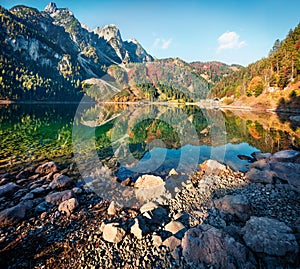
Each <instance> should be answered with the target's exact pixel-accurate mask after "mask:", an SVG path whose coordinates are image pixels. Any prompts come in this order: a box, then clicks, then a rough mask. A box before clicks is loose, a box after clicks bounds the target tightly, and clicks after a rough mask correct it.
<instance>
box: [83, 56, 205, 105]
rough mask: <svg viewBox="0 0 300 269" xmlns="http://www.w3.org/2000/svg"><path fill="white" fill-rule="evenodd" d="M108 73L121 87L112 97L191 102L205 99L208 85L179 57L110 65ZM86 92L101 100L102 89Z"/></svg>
mask: <svg viewBox="0 0 300 269" xmlns="http://www.w3.org/2000/svg"><path fill="white" fill-rule="evenodd" d="M108 74H109V75H110V76H111V77H113V78H115V80H116V82H117V83H118V84H119V87H118V88H119V89H123V90H122V91H121V92H120V93H119V94H116V95H115V96H114V101H137V100H150V101H173V102H174V101H179V102H191V101H197V100H199V99H205V98H206V96H207V94H208V92H209V88H210V83H208V82H207V80H206V79H204V78H203V77H202V76H200V75H198V74H196V73H195V72H194V69H193V67H192V66H191V65H190V64H189V63H187V62H185V61H183V60H181V59H179V58H167V59H160V60H158V59H157V60H155V61H153V62H147V63H145V64H140V63H127V64H125V65H124V66H116V65H112V66H110V67H109V68H108ZM88 87H90V86H88ZM98 88H99V87H98ZM103 90H104V91H105V87H103ZM87 92H88V94H90V95H91V96H92V97H94V98H96V99H99V100H101V101H104V100H105V99H103V97H104V92H101V91H99V90H98V92H97V90H96V89H95V88H89V90H88V91H87Z"/></svg>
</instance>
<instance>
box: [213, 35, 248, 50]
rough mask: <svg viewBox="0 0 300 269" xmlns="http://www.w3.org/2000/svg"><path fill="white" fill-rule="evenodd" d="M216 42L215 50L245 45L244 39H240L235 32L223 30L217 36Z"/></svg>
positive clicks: (237, 47)
mask: <svg viewBox="0 0 300 269" xmlns="http://www.w3.org/2000/svg"><path fill="white" fill-rule="evenodd" d="M218 43H219V46H218V48H217V52H220V51H221V50H223V49H239V48H241V47H244V46H246V45H247V44H246V42H245V41H240V36H239V35H238V34H237V33H236V32H225V33H224V34H222V35H221V36H220V37H219V38H218Z"/></svg>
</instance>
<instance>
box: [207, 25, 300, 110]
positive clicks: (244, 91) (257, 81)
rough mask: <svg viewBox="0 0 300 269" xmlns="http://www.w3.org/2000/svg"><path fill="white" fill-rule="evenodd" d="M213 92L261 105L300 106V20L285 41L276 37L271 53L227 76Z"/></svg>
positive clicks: (228, 97)
mask: <svg viewBox="0 0 300 269" xmlns="http://www.w3.org/2000/svg"><path fill="white" fill-rule="evenodd" d="M212 96H218V97H227V101H228V100H229V99H230V102H233V101H234V100H236V99H241V103H243V104H249V105H251V106H252V105H260V106H265V107H266V106H271V107H272V106H279V107H281V108H284V106H285V105H287V106H288V107H296V108H298V109H299V107H300V23H299V24H298V25H297V26H296V27H295V28H294V29H293V30H290V31H289V33H288V35H287V36H286V38H285V39H284V40H282V41H279V40H276V41H275V44H274V46H273V48H272V49H271V50H270V53H269V55H268V57H266V58H263V59H261V60H259V61H257V62H255V63H252V64H250V65H249V66H247V67H243V68H240V69H239V70H238V71H235V72H233V73H231V74H229V75H228V76H226V77H223V78H222V79H221V80H220V81H219V82H217V83H216V84H215V85H214V87H212Z"/></svg>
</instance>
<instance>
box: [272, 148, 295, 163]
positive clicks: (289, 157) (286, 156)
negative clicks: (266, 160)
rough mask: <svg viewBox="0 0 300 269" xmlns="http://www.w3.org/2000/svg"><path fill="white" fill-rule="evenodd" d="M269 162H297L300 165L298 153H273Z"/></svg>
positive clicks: (287, 151) (289, 151) (293, 151)
mask: <svg viewBox="0 0 300 269" xmlns="http://www.w3.org/2000/svg"><path fill="white" fill-rule="evenodd" d="M270 159H271V162H274V161H275V162H297V163H300V151H297V150H282V151H278V152H276V153H274V154H273V155H272V157H271V158H270Z"/></svg>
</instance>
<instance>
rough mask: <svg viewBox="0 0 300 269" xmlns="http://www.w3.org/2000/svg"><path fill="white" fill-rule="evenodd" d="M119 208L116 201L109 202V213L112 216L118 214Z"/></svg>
mask: <svg viewBox="0 0 300 269" xmlns="http://www.w3.org/2000/svg"><path fill="white" fill-rule="evenodd" d="M118 208H119V207H118V206H117V204H116V203H115V202H114V201H112V202H111V203H110V204H109V207H108V208H107V214H108V215H111V216H114V215H116V213H117V210H118Z"/></svg>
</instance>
